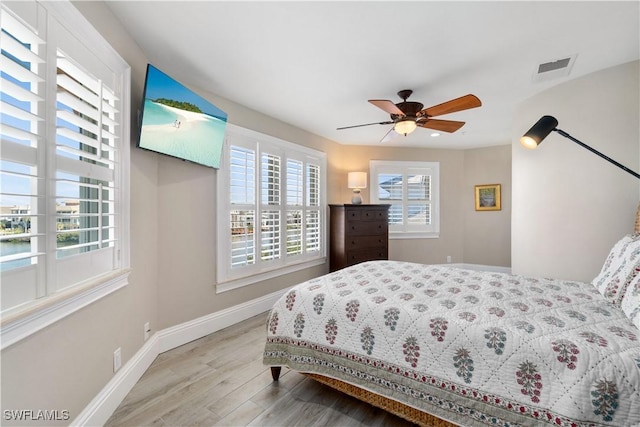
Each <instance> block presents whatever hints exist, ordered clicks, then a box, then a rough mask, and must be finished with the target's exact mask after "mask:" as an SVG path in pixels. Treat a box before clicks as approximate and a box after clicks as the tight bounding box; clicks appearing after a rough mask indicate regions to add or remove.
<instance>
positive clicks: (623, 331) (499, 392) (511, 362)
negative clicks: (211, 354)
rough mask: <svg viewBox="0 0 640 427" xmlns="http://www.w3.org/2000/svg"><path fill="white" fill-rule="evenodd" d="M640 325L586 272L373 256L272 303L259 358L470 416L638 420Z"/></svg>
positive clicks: (493, 421) (452, 416) (467, 419)
mask: <svg viewBox="0 0 640 427" xmlns="http://www.w3.org/2000/svg"><path fill="white" fill-rule="evenodd" d="M639 335H640V331H639V330H638V329H637V328H636V327H635V326H634V325H633V324H632V323H631V322H630V320H629V319H628V318H627V317H626V316H625V315H624V313H623V312H622V311H621V310H620V309H619V308H616V307H614V306H613V305H612V304H611V303H610V302H608V301H607V300H606V299H605V298H604V297H603V296H602V295H601V294H600V293H599V292H598V290H597V289H596V288H595V287H594V286H592V285H591V284H587V283H579V282H571V281H559V280H551V279H542V278H527V277H523V276H516V275H509V274H502V273H493V272H479V271H472V270H463V269H458V268H453V267H447V266H430V265H421V264H414V263H405V262H395V261H371V262H366V263H362V264H358V265H355V266H351V267H347V268H345V269H343V270H340V271H336V272H334V273H331V274H327V275H325V276H322V277H319V278H316V279H312V280H309V281H307V282H304V283H302V284H300V285H298V286H296V287H294V288H292V289H291V290H290V291H288V292H287V293H286V294H285V295H284V296H283V297H282V298H281V299H280V300H279V301H278V302H277V303H276V304H275V305H274V307H273V309H272V311H271V314H270V316H269V319H268V324H267V343H266V347H265V352H264V363H265V364H267V365H272V366H277V365H286V366H290V367H291V368H293V369H296V370H299V371H302V372H313V373H318V374H322V375H327V376H330V377H333V378H337V379H340V380H342V381H346V382H349V383H352V384H356V385H359V386H361V387H363V388H366V389H369V390H371V391H374V392H376V393H379V394H382V395H385V396H387V397H390V398H392V399H396V400H398V401H401V402H403V403H406V404H408V405H410V406H413V407H416V408H418V409H422V410H424V411H426V412H429V413H431V414H434V415H437V416H439V417H441V418H443V419H448V420H450V421H453V422H457V423H460V424H464V425H503V426H515V425H527V426H528V425H537V424H541V425H561V426H589V425H615V426H631V425H640V342H639Z"/></svg>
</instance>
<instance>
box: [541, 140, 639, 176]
mask: <svg viewBox="0 0 640 427" xmlns="http://www.w3.org/2000/svg"><path fill="white" fill-rule="evenodd" d="M553 130H554V131H555V132H558V133H559V134H560V135H562V136H564V137H565V138H568V139H570V140H572V141H573V142H575V143H576V144H578V145H579V146H581V147H584V148H586V149H587V150H589V151H591V152H592V153H593V154H596V155H598V156H600V157H602V158H603V159H605V160H606V161H608V162H610V163H613V164H614V165H616V166H617V167H619V168H620V169H622V170H624V171H626V172H629V173H630V174H631V175H633V176H635V177H636V178H638V179H640V174H638V173H636V172H634V171H632V170H631V169H629V168H628V167H626V166H624V165H622V164H620V163H618V162H616V161H615V160H613V159H612V158H610V157H607V156H605V155H604V154H602V153H601V152H599V151H598V150H596V149H595V148H591V147H589V146H588V145H587V144H585V143H584V142H582V141H580V140H578V139H576V138H574V137H573V136H571V135H569V134H568V133H567V132H565V131H563V130H562V129H558V128H555V129H553Z"/></svg>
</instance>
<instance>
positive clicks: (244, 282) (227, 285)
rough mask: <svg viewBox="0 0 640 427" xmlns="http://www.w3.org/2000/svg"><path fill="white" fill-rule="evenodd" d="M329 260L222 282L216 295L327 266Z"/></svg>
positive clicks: (320, 260)
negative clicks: (285, 275)
mask: <svg viewBox="0 0 640 427" xmlns="http://www.w3.org/2000/svg"><path fill="white" fill-rule="evenodd" d="M326 263H327V258H326V257H322V258H317V259H314V260H311V261H304V262H301V263H299V264H293V265H288V266H286V267H281V268H277V269H274V270H270V271H265V272H263V273H258V274H255V275H253V276H248V277H242V278H239V279H231V280H229V281H225V282H220V283H218V284H216V294H221V293H223V292H228V291H232V290H234V289H238V288H241V287H243V286H248V285H252V284H254V283H258V282H262V281H264V280H268V279H273V278H274V277H278V276H282V275H284V274H289V273H293V272H296V271H300V270H304V269H306V268H311V267H315V266H318V265H322V264H326Z"/></svg>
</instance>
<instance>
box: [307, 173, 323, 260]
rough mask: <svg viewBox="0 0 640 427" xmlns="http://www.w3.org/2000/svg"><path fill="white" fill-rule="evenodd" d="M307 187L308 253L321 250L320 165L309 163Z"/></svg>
mask: <svg viewBox="0 0 640 427" xmlns="http://www.w3.org/2000/svg"><path fill="white" fill-rule="evenodd" d="M306 177H307V188H306V198H307V203H306V208H307V212H306V227H305V246H306V250H307V252H308V253H313V252H319V251H320V249H321V245H320V242H321V234H320V233H321V227H320V226H321V223H320V199H321V195H320V188H321V177H320V166H319V165H316V164H313V163H307V173H306Z"/></svg>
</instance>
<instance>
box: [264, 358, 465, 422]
mask: <svg viewBox="0 0 640 427" xmlns="http://www.w3.org/2000/svg"><path fill="white" fill-rule="evenodd" d="M281 371H282V367H280V366H272V367H271V376H272V377H273V380H274V381H278V379H279V378H280V372H281ZM303 375H306V376H307V377H309V378H311V379H313V380H315V381H318V382H319V383H321V384H324V385H327V386H329V387H331V388H333V389H335V390H337V391H339V392H342V393H345V394H347V395H349V396H351V397H355V398H356V399H358V400H360V401H362V402H365V403H368V404H370V405H372V406H375V407H376V408H380V409H383V410H385V411H387V412H389V413H391V414H393V415H396V416H398V417H400V418H404V419H405V420H407V421H410V422H412V423H414V424H418V425H420V426H424V427H456V426H457V424H452V423H450V422H448V421H445V420H442V419H440V418H438V417H436V416H434V415H431V414H428V413H426V412H423V411H420V410H418V409H416V408H413V407H411V406H408V405H405V404H403V403H400V402H398V401H396V400H393V399H389V398H388V397H384V396H380V395H379V394H376V393H373V392H370V391H368V390H365V389H362V388H360V387H357V386H354V385H352V384H348V383H345V382H344V381H340V380H336V379H333V378H329V377H325V376H323V375H318V374H308V373H303Z"/></svg>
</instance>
